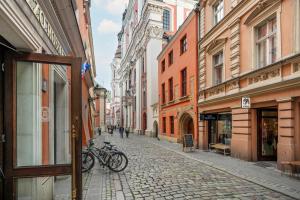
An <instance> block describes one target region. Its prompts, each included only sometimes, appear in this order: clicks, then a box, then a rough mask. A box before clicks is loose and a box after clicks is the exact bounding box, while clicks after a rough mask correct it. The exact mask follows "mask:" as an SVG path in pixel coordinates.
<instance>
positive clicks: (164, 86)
mask: <svg viewBox="0 0 300 200" xmlns="http://www.w3.org/2000/svg"><path fill="white" fill-rule="evenodd" d="M161 95H162V96H161V102H162V104H165V103H166V85H165V83H162V84H161Z"/></svg>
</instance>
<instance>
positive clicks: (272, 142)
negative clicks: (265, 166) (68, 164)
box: [258, 109, 278, 160]
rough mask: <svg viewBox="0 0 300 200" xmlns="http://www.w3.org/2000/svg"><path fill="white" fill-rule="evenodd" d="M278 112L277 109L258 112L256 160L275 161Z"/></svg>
mask: <svg viewBox="0 0 300 200" xmlns="http://www.w3.org/2000/svg"><path fill="white" fill-rule="evenodd" d="M277 142H278V112H277V109H261V110H259V111H258V158H259V160H277Z"/></svg>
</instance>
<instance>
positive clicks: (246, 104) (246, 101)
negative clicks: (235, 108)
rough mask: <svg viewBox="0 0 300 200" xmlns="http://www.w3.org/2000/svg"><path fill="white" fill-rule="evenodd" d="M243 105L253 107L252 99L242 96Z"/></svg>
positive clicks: (246, 107) (243, 106)
mask: <svg viewBox="0 0 300 200" xmlns="http://www.w3.org/2000/svg"><path fill="white" fill-rule="evenodd" d="M241 107H242V108H245V109H248V108H251V100H250V97H242V100H241Z"/></svg>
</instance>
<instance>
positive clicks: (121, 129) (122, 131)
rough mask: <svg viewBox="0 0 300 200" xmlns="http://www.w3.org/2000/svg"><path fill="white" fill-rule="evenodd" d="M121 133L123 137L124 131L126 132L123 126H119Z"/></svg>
mask: <svg viewBox="0 0 300 200" xmlns="http://www.w3.org/2000/svg"><path fill="white" fill-rule="evenodd" d="M119 133H120V136H121V138H123V133H124V128H123V126H120V128H119Z"/></svg>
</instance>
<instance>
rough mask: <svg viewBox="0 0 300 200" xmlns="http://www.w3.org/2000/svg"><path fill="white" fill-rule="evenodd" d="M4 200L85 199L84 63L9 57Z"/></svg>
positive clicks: (42, 56)
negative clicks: (82, 180) (83, 154)
mask: <svg viewBox="0 0 300 200" xmlns="http://www.w3.org/2000/svg"><path fill="white" fill-rule="evenodd" d="M4 66H5V71H4V83H5V88H4V113H5V117H4V133H5V143H4V149H5V151H4V152H5V157H4V175H5V180H4V190H3V191H4V197H3V198H4V199H6V200H14V199H31V200H39V199H45V200H48V199H49V200H50V199H60V198H67V199H74V200H75V199H76V200H78V199H81V192H82V186H81V143H82V142H81V130H82V127H81V126H82V124H81V112H82V110H81V104H82V103H81V90H78V88H81V59H80V58H75V57H70V56H55V55H45V54H35V53H8V52H6V53H5V63H4Z"/></svg>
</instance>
